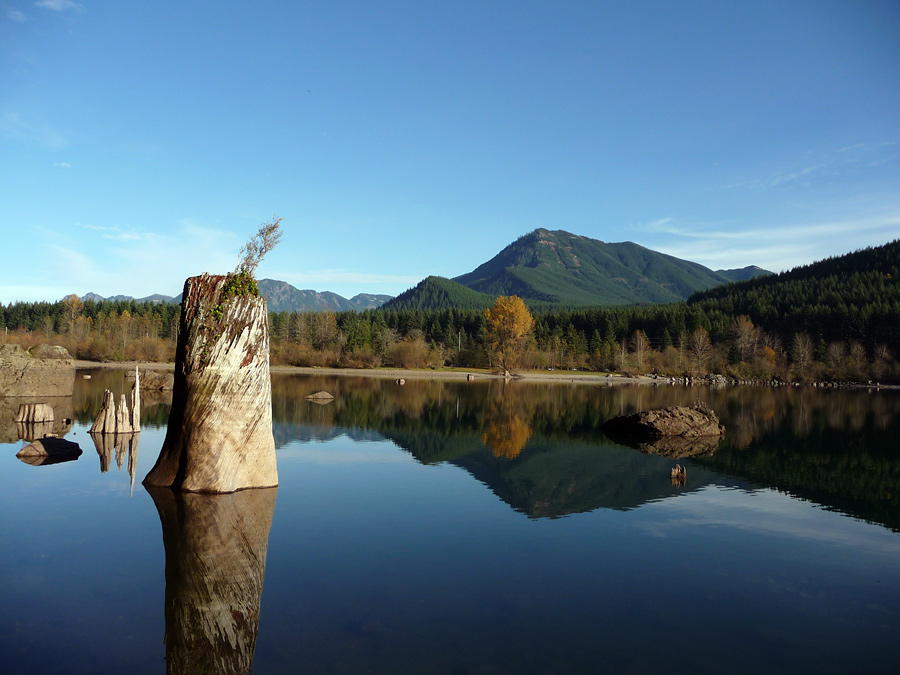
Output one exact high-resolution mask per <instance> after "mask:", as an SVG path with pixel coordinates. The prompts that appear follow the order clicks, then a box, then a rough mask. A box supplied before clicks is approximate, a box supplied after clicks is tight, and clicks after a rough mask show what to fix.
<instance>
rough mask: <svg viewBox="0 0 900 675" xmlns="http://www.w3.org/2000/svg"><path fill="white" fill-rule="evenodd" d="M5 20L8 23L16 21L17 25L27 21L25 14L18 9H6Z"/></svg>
mask: <svg viewBox="0 0 900 675" xmlns="http://www.w3.org/2000/svg"><path fill="white" fill-rule="evenodd" d="M6 18H7V19H9V20H10V21H18V22H19V23H22V22H23V21H26V20H27V17H26V16H25V14H24V13H23V12H22V11H20V10H18V9H7V10H6Z"/></svg>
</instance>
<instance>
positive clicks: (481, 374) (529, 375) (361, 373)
mask: <svg viewBox="0 0 900 675" xmlns="http://www.w3.org/2000/svg"><path fill="white" fill-rule="evenodd" d="M74 366H75V369H76V370H98V369H99V370H103V369H109V370H130V369H133V368H134V367H135V366H137V367H139V368H140V369H141V370H158V371H166V372H171V371H174V370H175V364H174V363H156V362H152V361H105V362H95V361H81V360H75V361H74ZM269 370H270V372H271V373H273V374H278V375H326V376H335V377H372V378H379V379H387V380H399V379H406V380H468V378H469V376H470V375H472V376H473V379H475V380H503V379H505V378H504V377H503V375H498V374H497V373H492V372H489V371H486V370H480V369H477V368H473V369H470V370H462V369H460V370H456V369H442V370H431V369H424V368H423V369H406V368H329V367H313V366H270V367H269ZM509 379H510V380H519V381H525V382H555V383H561V384H563V383H564V384H590V385H594V386H597V385H621V384H641V385H661V384H667V385H669V384H671V385H673V386H674V385H675V384H680V385H681V386H686V387H691V386H723V387H742V386H743V387H772V386H773V385H771V384H768V383H765V382H756V383H754V382H738V383H731V382H726V383H721V384H719V383H715V382H708V381H699V382H695V383H693V384H686V383H683V382H675V383H672V382H670V381H669V378H668V377H661V376H660V377H653V376H650V375H638V376H637V377H631V376H625V375H618V374H615V373H610V374H607V373H590V372H584V371H575V372H572V371H565V370H557V371H550V372H544V371H526V372H523V373H516V374H515V375H513V376H511V377H510V378H509ZM776 386H777V387H778V388H781V387H791V388H811V389H868V390H876V391H877V390H882V389H886V390H900V385H897V384H874V383H873V384H869V383H864V382H846V383H839V384H835V383H828V382H806V383H802V384H792V383H790V382H782V383H780V384H778V385H776Z"/></svg>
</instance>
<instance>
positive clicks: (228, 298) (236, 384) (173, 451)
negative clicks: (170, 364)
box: [144, 274, 278, 492]
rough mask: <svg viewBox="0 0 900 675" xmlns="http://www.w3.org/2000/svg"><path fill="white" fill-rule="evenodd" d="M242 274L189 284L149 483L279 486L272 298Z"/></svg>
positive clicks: (205, 487) (189, 487)
mask: <svg viewBox="0 0 900 675" xmlns="http://www.w3.org/2000/svg"><path fill="white" fill-rule="evenodd" d="M235 278H236V277H234V276H233V275H228V276H218V275H210V274H204V275H202V276H199V277H191V278H189V279H188V280H187V281H185V284H184V293H183V296H182V298H183V299H182V304H181V326H180V332H179V335H178V345H177V348H176V352H175V386H174V390H173V394H172V411H171V413H170V415H169V428H168V431H167V432H166V439H165V441H164V442H163V447H162V450H160V453H159V459H158V460H157V461H156V465H155V466H154V467H153V469H152V470H151V471H150V473H149V474H147V477H146V478H145V479H144V484H145V485H153V486H163V487H172V488H175V489H179V490H185V491H189V492H233V491H235V490H243V489H245V488H260V487H274V486H276V485H278V472H277V469H276V466H275V440H274V437H273V435H272V385H271V379H270V375H269V328H268V316H267V312H266V300H265V298H262V297H260V296H258V295H254V294H250V293H241V292H240V291H236V292H234V293H231V292H230V291H229V290H228V288H227V286H226V285H229V286H230V285H232V283H231V282H233V280H234V279H235Z"/></svg>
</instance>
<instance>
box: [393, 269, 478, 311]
mask: <svg viewBox="0 0 900 675" xmlns="http://www.w3.org/2000/svg"><path fill="white" fill-rule="evenodd" d="M494 300H495V297H494V296H493V295H487V294H486V293H479V292H478V291H473V290H472V289H471V288H467V287H466V286H463V285H462V284H460V283H458V282H456V281H452V280H450V279H446V278H444V277H426V278H424V279H422V281H420V282H419V283H418V284H416V285H415V286H414V287H413V288H410V289H409V290H407V291H404V292H403V293H401V294H400V295H398V296H397V297H396V298H394V299H393V300H390V301H388V302H386V303H384V305H383V308H384V309H390V310H394V311H397V312H402V311H407V310H412V309H420V310H439V309H449V308H450V307H453V308H456V309H487V308H488V307H490V306H491V305H493V304H494Z"/></svg>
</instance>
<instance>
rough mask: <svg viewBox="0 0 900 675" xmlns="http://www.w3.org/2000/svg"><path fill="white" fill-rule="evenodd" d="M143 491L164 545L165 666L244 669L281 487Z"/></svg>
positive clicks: (209, 670)
mask: <svg viewBox="0 0 900 675" xmlns="http://www.w3.org/2000/svg"><path fill="white" fill-rule="evenodd" d="M147 491H148V492H149V493H150V495H151V497H153V501H154V503H155V504H156V508H157V510H158V511H159V519H160V521H161V523H162V530H163V544H164V545H165V549H166V607H165V616H166V662H167V668H166V672H167V673H169V674H170V675H174V674H176V673H177V674H179V675H181V674H189V673H222V674H231V673H246V672H248V671H249V670H250V668H251V665H252V663H253V652H254V650H255V648H256V635H257V631H258V630H259V609H260V598H261V596H262V587H263V577H264V576H265V570H266V552H267V550H268V546H269V528H270V527H271V525H272V514H273V512H274V510H275V495H276V494H277V492H278V489H277V488H265V489H256V490H242V491H239V492H234V493H231V494H215V495H212V494H200V493H189V492H174V491H172V490H170V489H168V488H152V487H148V488H147Z"/></svg>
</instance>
